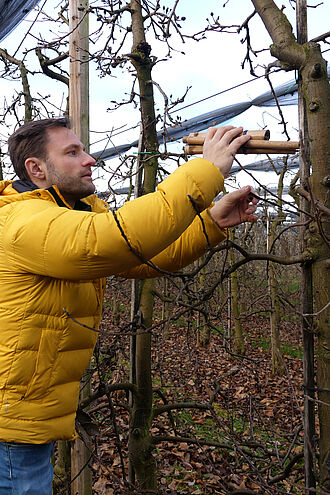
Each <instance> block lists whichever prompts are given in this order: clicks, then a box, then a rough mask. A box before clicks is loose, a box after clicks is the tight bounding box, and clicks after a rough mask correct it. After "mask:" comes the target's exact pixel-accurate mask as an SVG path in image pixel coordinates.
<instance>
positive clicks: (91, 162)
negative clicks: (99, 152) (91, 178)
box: [83, 151, 96, 167]
mask: <svg viewBox="0 0 330 495" xmlns="http://www.w3.org/2000/svg"><path fill="white" fill-rule="evenodd" d="M84 155H85V156H84V162H83V165H84V166H85V167H87V166H89V167H93V166H94V165H95V163H96V160H95V158H93V157H92V156H91V155H89V154H88V153H86V152H85V151H84Z"/></svg>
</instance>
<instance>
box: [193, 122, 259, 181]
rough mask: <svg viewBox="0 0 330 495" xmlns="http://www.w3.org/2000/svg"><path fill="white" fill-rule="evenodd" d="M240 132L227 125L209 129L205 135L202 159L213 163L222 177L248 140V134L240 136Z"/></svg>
mask: <svg viewBox="0 0 330 495" xmlns="http://www.w3.org/2000/svg"><path fill="white" fill-rule="evenodd" d="M242 131H243V128H242V127H233V126H232V125H227V126H224V127H210V128H209V129H208V131H207V133H206V136H205V140H204V146H203V158H205V159H206V160H209V161H210V162H212V163H214V165H215V166H216V167H218V169H219V170H220V172H221V173H222V175H223V176H224V177H227V175H228V173H229V171H230V169H231V166H232V164H233V160H234V155H235V154H236V153H237V151H238V149H239V148H241V147H242V146H243V145H244V144H245V143H246V142H247V141H248V140H249V139H250V136H249V135H248V134H245V135H240V134H241V133H242Z"/></svg>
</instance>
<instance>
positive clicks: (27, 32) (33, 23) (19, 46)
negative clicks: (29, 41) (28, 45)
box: [13, 0, 47, 57]
mask: <svg viewBox="0 0 330 495" xmlns="http://www.w3.org/2000/svg"><path fill="white" fill-rule="evenodd" d="M46 2H47V0H45V1H44V3H43V4H42V7H41V9H40V10H39V12H38V13H37V15H36V18H35V19H34V21H33V22H32V24H31V26H30V27H29V29H28V30H27V31H26V33H25V35H24V36H23V39H22V41H21V42H20V44H19V45H18V47H17V49H16V51H15V53H14V55H13V57H15V56H16V53H17V52H18V50H19V49H20V48H21V46H22V44H23V42H24V40H25V38H26V37H27V35H28V34H29V32H30V31H31V29H32V28H33V26H34V25H35V23H36V21H37V19H38V17H39V14H40V13H41V11H42V9H43V8H44V6H45V5H46Z"/></svg>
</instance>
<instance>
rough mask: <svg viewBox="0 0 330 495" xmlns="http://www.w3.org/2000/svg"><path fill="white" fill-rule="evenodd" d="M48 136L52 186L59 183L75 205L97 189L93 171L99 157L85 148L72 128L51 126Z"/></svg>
mask: <svg viewBox="0 0 330 495" xmlns="http://www.w3.org/2000/svg"><path fill="white" fill-rule="evenodd" d="M47 136H48V141H47V145H46V151H47V159H46V161H45V163H46V171H45V173H46V180H47V184H48V187H50V186H52V185H55V186H57V187H58V188H59V190H60V192H61V194H62V196H63V197H64V199H65V200H66V201H67V202H68V203H69V204H70V205H71V206H73V205H74V203H75V201H76V200H78V199H81V198H84V197H86V196H88V195H89V194H93V192H94V191H95V186H94V184H93V181H92V171H91V167H92V166H93V165H95V160H94V158H92V157H91V156H90V155H88V154H87V153H86V152H85V151H84V146H83V144H82V143H81V141H80V140H79V139H78V138H77V136H76V135H75V134H74V133H73V132H72V131H71V130H70V129H67V128H66V127H55V128H54V129H48V131H47Z"/></svg>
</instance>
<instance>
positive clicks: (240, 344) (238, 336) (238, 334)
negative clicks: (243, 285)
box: [230, 229, 245, 354]
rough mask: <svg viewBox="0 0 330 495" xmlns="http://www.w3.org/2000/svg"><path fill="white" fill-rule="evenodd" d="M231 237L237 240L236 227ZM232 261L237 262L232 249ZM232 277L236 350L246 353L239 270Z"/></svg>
mask: <svg viewBox="0 0 330 495" xmlns="http://www.w3.org/2000/svg"><path fill="white" fill-rule="evenodd" d="M231 239H232V240H233V241H235V232H234V229H232V231H231ZM230 257H231V262H232V263H233V264H234V263H235V254H234V250H233V249H232V250H231V251H230ZM230 279H231V305H232V311H233V317H234V326H235V341H234V351H235V352H236V353H237V354H244V353H245V345H244V336H243V331H242V325H241V318H240V308H239V302H238V301H239V288H238V276H237V271H234V272H233V273H231V274H230Z"/></svg>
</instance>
